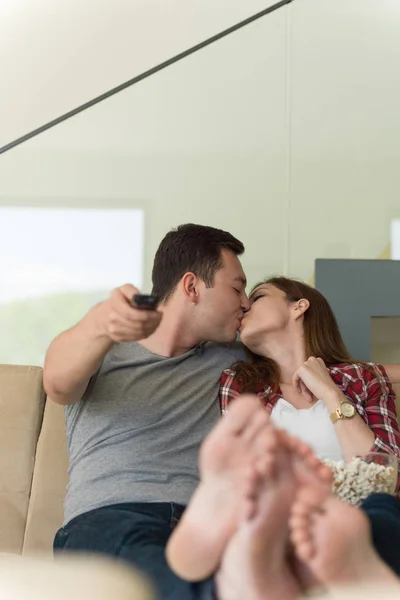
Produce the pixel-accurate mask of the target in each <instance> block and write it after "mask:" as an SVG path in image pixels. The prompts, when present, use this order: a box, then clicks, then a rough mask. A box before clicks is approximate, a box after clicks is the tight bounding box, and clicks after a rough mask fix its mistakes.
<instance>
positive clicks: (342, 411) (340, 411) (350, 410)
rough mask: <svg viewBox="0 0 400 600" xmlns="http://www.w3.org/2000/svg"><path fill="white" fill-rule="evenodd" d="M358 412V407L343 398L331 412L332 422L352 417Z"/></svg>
mask: <svg viewBox="0 0 400 600" xmlns="http://www.w3.org/2000/svg"><path fill="white" fill-rule="evenodd" d="M355 414H356V409H355V408H354V406H353V405H352V404H350V402H346V400H343V402H341V403H340V404H339V406H338V407H337V409H336V410H335V412H334V413H332V414H331V421H332V423H336V421H338V420H339V419H352V418H353V417H354V416H355Z"/></svg>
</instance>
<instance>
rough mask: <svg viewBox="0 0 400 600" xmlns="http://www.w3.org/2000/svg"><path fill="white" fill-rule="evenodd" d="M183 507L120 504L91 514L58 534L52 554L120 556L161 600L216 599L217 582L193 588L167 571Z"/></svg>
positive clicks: (195, 585)
mask: <svg viewBox="0 0 400 600" xmlns="http://www.w3.org/2000/svg"><path fill="white" fill-rule="evenodd" d="M183 511H184V507H183V506H180V505H178V504H173V503H164V502H163V503H132V504H117V505H114V506H106V507H104V508H99V509H96V510H92V511H90V512H87V513H84V514H82V515H79V516H78V517H76V518H75V519H72V521H70V522H69V523H68V524H67V525H65V526H64V527H62V528H61V529H59V530H58V532H57V534H56V537H55V540H54V551H55V553H56V554H57V553H58V552H60V551H63V550H65V551H68V552H75V551H78V552H79V551H80V552H94V553H100V554H106V555H109V556H113V557H117V558H118V559H121V560H124V561H127V562H129V563H130V564H133V565H134V566H135V567H137V568H138V569H139V570H141V571H142V572H144V573H146V574H147V575H148V576H149V577H150V579H151V580H152V581H153V584H154V585H155V587H156V591H158V596H157V600H213V599H214V598H215V596H214V585H213V581H212V580H211V579H210V580H207V581H204V582H199V583H189V582H187V581H183V580H182V579H180V578H179V577H177V576H176V575H175V574H174V573H173V572H172V571H171V570H170V568H169V567H168V565H167V562H166V559H165V547H166V545H167V541H168V538H169V536H170V535H171V533H172V530H173V528H174V527H175V525H176V524H177V523H178V522H179V519H180V517H181V516H182V513H183Z"/></svg>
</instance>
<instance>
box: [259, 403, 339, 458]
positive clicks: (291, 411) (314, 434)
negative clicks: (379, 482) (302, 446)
mask: <svg viewBox="0 0 400 600" xmlns="http://www.w3.org/2000/svg"><path fill="white" fill-rule="evenodd" d="M271 420H272V422H273V423H274V425H276V427H279V428H280V429H284V430H285V431H287V432H288V433H290V434H292V435H295V436H296V437H298V438H300V439H301V440H303V441H304V442H306V443H307V444H308V445H309V446H311V448H312V449H313V450H314V452H315V454H316V455H317V456H318V457H319V458H320V459H327V458H329V459H331V460H343V454H342V449H341V447H340V442H339V439H338V437H337V435H336V431H335V426H334V424H333V423H332V421H331V419H330V416H329V411H328V409H327V408H326V406H325V404H324V403H323V402H322V400H318V402H316V403H315V404H313V405H312V406H310V408H302V409H299V408H295V407H294V406H292V405H291V404H290V403H289V402H287V401H286V400H284V399H283V398H279V400H278V401H277V403H276V404H275V406H274V408H273V409H272V412H271Z"/></svg>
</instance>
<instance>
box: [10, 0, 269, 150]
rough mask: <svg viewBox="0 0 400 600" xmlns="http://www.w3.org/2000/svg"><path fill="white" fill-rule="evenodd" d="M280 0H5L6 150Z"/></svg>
mask: <svg viewBox="0 0 400 600" xmlns="http://www.w3.org/2000/svg"><path fill="white" fill-rule="evenodd" d="M272 4H274V1H273V0H246V2H243V0H229V3H227V2H226V0H197V1H194V2H193V1H191V2H188V0H168V1H166V0H56V1H54V0H35V1H34V2H33V1H32V0H0V56H1V61H0V81H1V90H2V92H1V94H0V116H1V117H0V118H1V127H0V147H1V146H3V145H5V144H7V143H8V142H11V141H12V140H14V139H16V138H18V137H20V136H22V135H23V134H25V133H27V132H28V131H32V130H33V129H35V128H37V127H39V126H40V125H43V124H45V123H47V122H49V121H51V120H52V119H54V118H56V117H59V116H60V115H62V114H64V113H66V112H68V111H69V110H71V109H73V108H76V107H77V106H80V105H81V104H83V103H84V102H87V101H89V100H91V99H92V98H95V97H96V96H99V95H100V94H102V93H104V92H106V91H108V90H109V89H112V88H114V87H116V86H118V85H120V84H121V83H123V82H124V81H128V80H129V79H132V78H133V77H135V76H136V75H138V74H139V73H142V72H143V71H145V70H147V69H149V68H151V67H153V66H155V65H157V64H159V63H160V62H162V61H164V60H166V59H167V58H170V57H172V56H174V55H175V54H177V53H179V52H182V51H183V50H186V49H187V48H189V47H191V46H193V45H195V44H197V43H199V42H202V41H203V40H204V39H206V38H208V37H210V36H212V35H215V34H216V33H218V32H219V31H221V30H223V29H225V28H227V27H230V26H231V25H234V24H235V23H237V22H238V21H240V20H242V19H244V18H246V17H249V16H250V15H252V14H253V13H256V12H258V11H260V10H263V9H264V8H266V7H268V6H270V5H272Z"/></svg>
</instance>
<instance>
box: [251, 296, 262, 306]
mask: <svg viewBox="0 0 400 600" xmlns="http://www.w3.org/2000/svg"><path fill="white" fill-rule="evenodd" d="M260 298H263V296H262V295H258V296H254V298H252V299H251V303H252V304H254V302H257V300H259V299H260Z"/></svg>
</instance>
